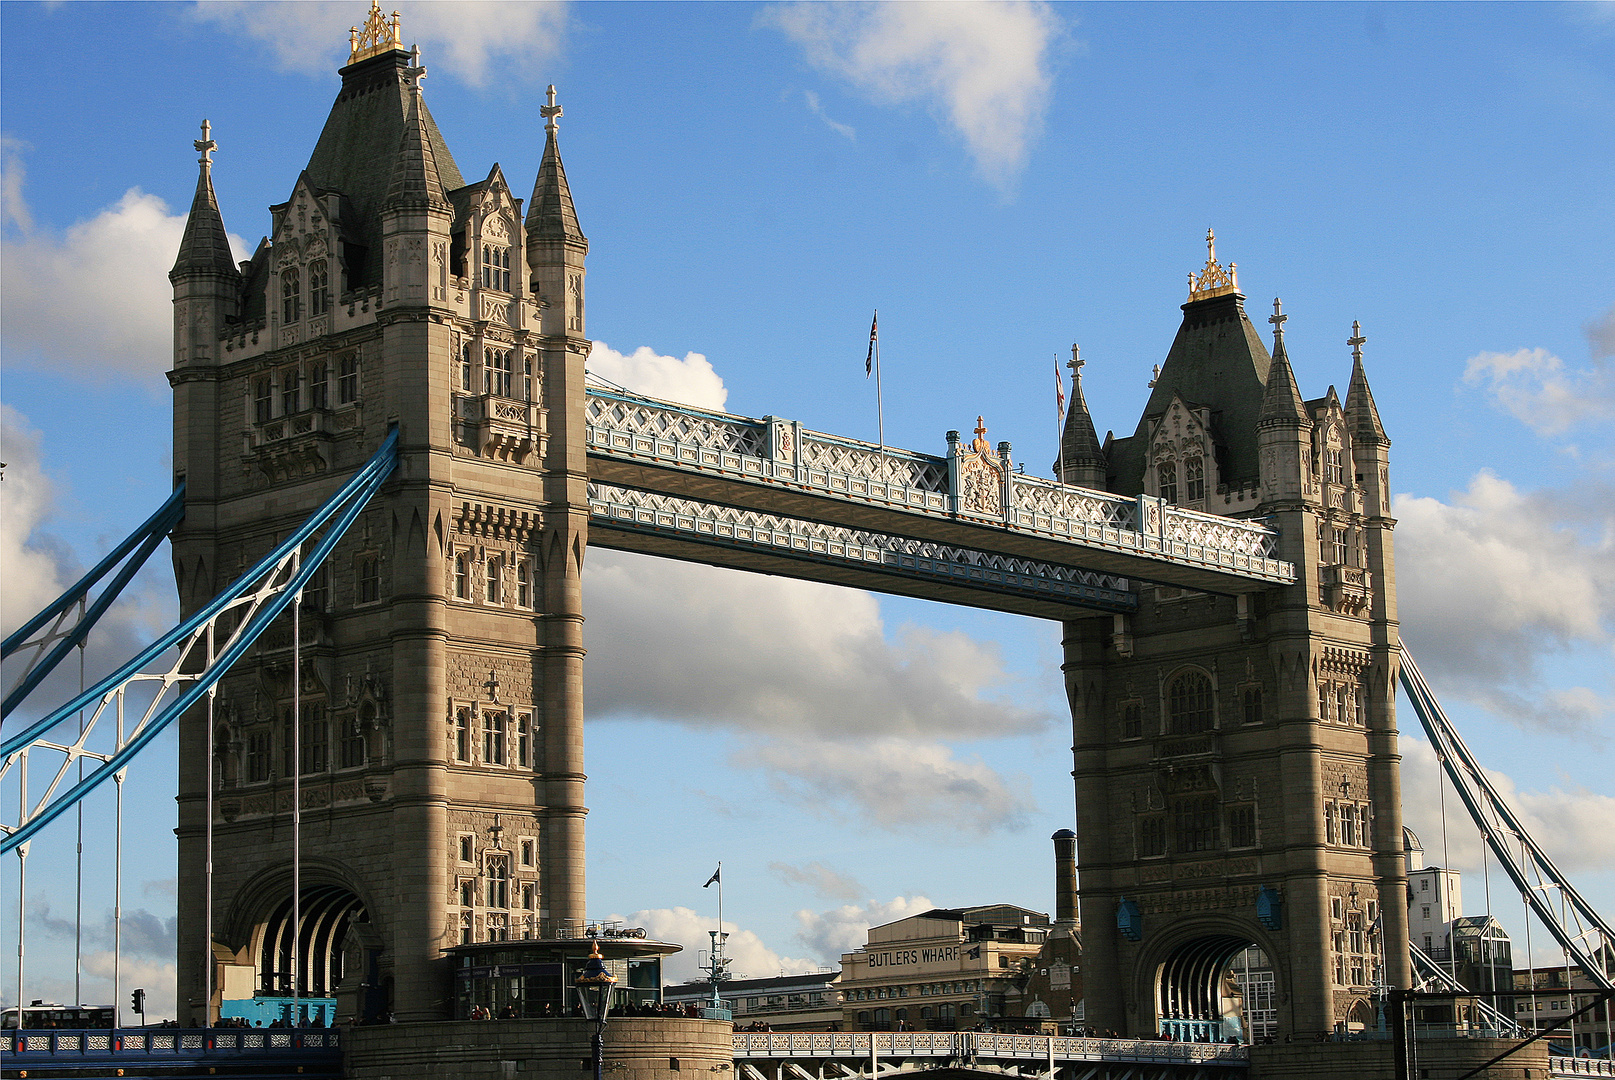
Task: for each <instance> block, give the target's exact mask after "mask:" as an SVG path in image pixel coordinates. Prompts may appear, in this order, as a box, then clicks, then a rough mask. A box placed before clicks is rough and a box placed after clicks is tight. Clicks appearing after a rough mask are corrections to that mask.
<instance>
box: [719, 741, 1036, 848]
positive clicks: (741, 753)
mask: <svg viewBox="0 0 1615 1080" xmlns="http://www.w3.org/2000/svg"><path fill="white" fill-rule="evenodd" d="M731 761H732V762H733V763H734V764H737V765H741V766H754V767H761V768H763V769H766V770H767V771H768V773H769V778H770V781H771V782H772V783H773V785H774V787H775V790H776V791H778V792H779V794H780V795H781V796H782V797H784V798H787V799H789V800H791V801H793V802H796V803H798V804H799V805H801V806H802V807H803V808H804V809H806V810H807V811H809V812H810V813H813V814H817V815H819V816H821V817H825V818H830V819H833V820H841V821H846V822H849V823H857V824H861V825H865V826H870V825H872V826H875V827H877V828H883V829H888V830H891V831H893V832H909V831H913V830H915V829H925V830H935V829H936V828H937V827H938V826H939V825H946V826H947V827H948V828H950V829H955V830H961V831H964V832H967V833H974V834H976V835H978V836H984V835H986V834H987V833H991V832H995V831H997V830H999V829H1018V828H1020V827H1021V826H1023V825H1024V824H1025V823H1026V820H1027V817H1028V816H1029V815H1030V814H1031V813H1032V812H1033V811H1034V810H1036V809H1037V807H1036V805H1035V804H1034V803H1033V802H1032V801H1031V800H1030V799H1028V798H1026V797H1024V796H1022V795H1021V794H1018V793H1017V790H1016V789H1022V790H1024V789H1025V787H1026V786H1027V785H1026V784H1024V783H1017V784H1015V785H1013V786H1012V785H1011V784H1010V783H1009V782H1008V781H1006V779H1005V778H1004V777H1002V776H1000V775H999V774H998V773H997V772H996V771H994V770H993V769H992V768H991V767H989V766H988V765H986V764H985V763H983V762H981V761H979V760H976V761H961V760H959V759H958V758H956V757H954V756H953V751H952V749H951V748H949V747H947V746H945V745H943V744H942V743H937V742H923V741H919V740H913V739H894V738H886V739H879V740H874V741H870V740H858V741H846V742H841V741H808V740H800V739H772V740H759V741H757V742H755V743H752V744H750V745H748V746H746V747H744V748H742V749H740V750H738V751H736V752H735V754H734V755H733V757H732V758H731Z"/></svg>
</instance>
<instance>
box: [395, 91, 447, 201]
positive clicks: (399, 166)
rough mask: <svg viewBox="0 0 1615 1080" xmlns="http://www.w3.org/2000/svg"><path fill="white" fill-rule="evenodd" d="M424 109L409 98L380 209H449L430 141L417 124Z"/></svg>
mask: <svg viewBox="0 0 1615 1080" xmlns="http://www.w3.org/2000/svg"><path fill="white" fill-rule="evenodd" d="M425 108H426V103H425V102H424V101H422V100H421V96H420V94H419V93H414V94H411V95H410V102H409V114H408V115H407V116H406V117H405V118H404V134H403V136H402V137H401V138H400V139H399V143H398V153H397V154H396V155H395V156H394V160H393V175H392V180H391V182H390V183H389V184H388V185H387V200H386V202H384V203H383V204H382V205H383V206H389V207H406V206H407V207H421V206H441V207H445V208H447V207H448V205H449V201H448V199H447V198H445V197H444V195H443V181H442V179H441V178H440V177H439V176H438V171H437V155H436V154H435V153H433V151H432V140H431V138H430V137H429V136H428V135H427V133H426V125H425V123H423V122H422V120H421V114H422V112H423V111H424V110H425Z"/></svg>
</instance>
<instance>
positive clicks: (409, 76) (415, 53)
mask: <svg viewBox="0 0 1615 1080" xmlns="http://www.w3.org/2000/svg"><path fill="white" fill-rule="evenodd" d="M424 78H426V69H425V68H423V67H421V47H420V46H419V45H411V46H410V48H409V67H407V68H405V69H404V84H405V85H406V86H408V87H409V88H410V89H411V90H419V89H420V88H421V80H422V79H424Z"/></svg>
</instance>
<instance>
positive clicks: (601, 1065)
mask: <svg viewBox="0 0 1615 1080" xmlns="http://www.w3.org/2000/svg"><path fill="white" fill-rule="evenodd" d="M589 945H590V951H589V960H588V963H586V964H584V965H583V970H582V971H581V972H580V973H579V974H578V978H577V988H578V1003H579V1004H580V1005H582V1006H583V1015H584V1016H586V1017H588V1018H589V1019H590V1020H593V1021H594V1035H593V1037H592V1039H591V1045H592V1046H593V1048H594V1080H604V1078H605V1071H606V1017H607V1016H608V1015H610V1013H611V986H612V984H613V983H615V982H616V981H617V980H616V979H615V978H614V977H613V976H612V974H611V972H609V971H607V970H606V963H605V961H604V960H602V959H601V957H600V943H599V942H598V941H592V942H590V943H589Z"/></svg>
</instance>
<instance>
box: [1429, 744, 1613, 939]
mask: <svg viewBox="0 0 1615 1080" xmlns="http://www.w3.org/2000/svg"><path fill="white" fill-rule="evenodd" d="M1400 745H1401V750H1402V819H1403V821H1404V822H1405V823H1406V824H1407V825H1408V827H1409V828H1411V829H1412V830H1413V831H1414V832H1415V833H1416V834H1417V835H1418V837H1419V840H1420V842H1421V843H1423V844H1424V857H1425V862H1426V863H1429V864H1431V865H1436V866H1440V865H1443V864H1444V863H1448V862H1450V864H1451V866H1453V867H1455V868H1458V869H1462V870H1467V871H1479V870H1480V868H1481V846H1482V844H1483V841H1482V840H1481V838H1480V833H1479V832H1478V830H1476V828H1475V826H1474V824H1473V822H1472V820H1471V819H1470V817H1469V814H1468V813H1467V812H1466V811H1465V810H1464V808H1463V804H1462V803H1461V802H1460V801H1459V799H1458V797H1457V795H1456V793H1455V792H1454V791H1453V790H1452V784H1451V781H1446V784H1447V791H1446V803H1447V829H1446V842H1445V846H1446V851H1445V854H1444V853H1443V850H1442V849H1443V842H1442V828H1441V790H1440V788H1439V786H1438V776H1439V770H1440V766H1439V764H1438V763H1437V762H1436V755H1435V750H1434V749H1433V748H1432V747H1431V746H1430V744H1429V743H1428V742H1426V741H1424V740H1423V739H1417V738H1410V737H1408V736H1406V735H1404V736H1403V738H1402V740H1401V744H1400ZM1483 768H1484V766H1483ZM1485 771H1486V777H1487V779H1488V780H1490V781H1491V782H1492V784H1493V785H1494V786H1495V787H1496V788H1497V790H1498V792H1499V794H1501V795H1502V797H1503V798H1504V800H1506V801H1507V802H1508V803H1509V804H1510V806H1512V808H1513V809H1514V811H1515V813H1516V815H1517V816H1518V817H1519V819H1520V822H1521V824H1522V825H1524V826H1525V828H1526V829H1527V830H1528V831H1529V832H1530V833H1531V835H1532V837H1533V838H1535V840H1536V841H1537V843H1539V844H1540V845H1542V849H1543V850H1544V851H1546V852H1547V853H1548V856H1549V857H1550V858H1551V859H1553V861H1554V862H1555V863H1556V864H1557V865H1558V866H1559V869H1561V870H1563V871H1564V872H1565V873H1566V874H1572V875H1574V874H1578V873H1579V874H1587V873H1603V872H1607V871H1608V870H1609V868H1610V867H1611V866H1615V829H1611V828H1610V827H1609V823H1610V822H1611V821H1612V820H1615V797H1612V796H1609V795H1601V794H1598V793H1597V792H1592V791H1587V790H1585V789H1582V788H1574V787H1572V788H1561V787H1554V788H1549V789H1548V790H1547V791H1521V790H1520V789H1519V788H1518V787H1517V786H1516V785H1515V783H1514V781H1513V779H1512V778H1510V777H1509V776H1508V775H1507V774H1505V773H1501V772H1497V771H1495V770H1492V769H1486V770H1485ZM1487 858H1488V859H1491V860H1492V874H1493V882H1494V887H1495V886H1496V884H1497V883H1498V882H1500V881H1501V878H1500V877H1499V876H1498V873H1497V866H1496V857H1495V856H1493V855H1491V854H1490V853H1488V854H1487ZM1502 888H1504V889H1508V890H1509V891H1510V893H1511V894H1512V887H1511V886H1507V885H1503V886H1502ZM1474 899H1475V898H1474V897H1471V899H1470V901H1469V902H1468V906H1469V907H1470V908H1475V909H1478V908H1479V907H1480V905H1479V904H1478V903H1475V902H1474Z"/></svg>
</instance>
